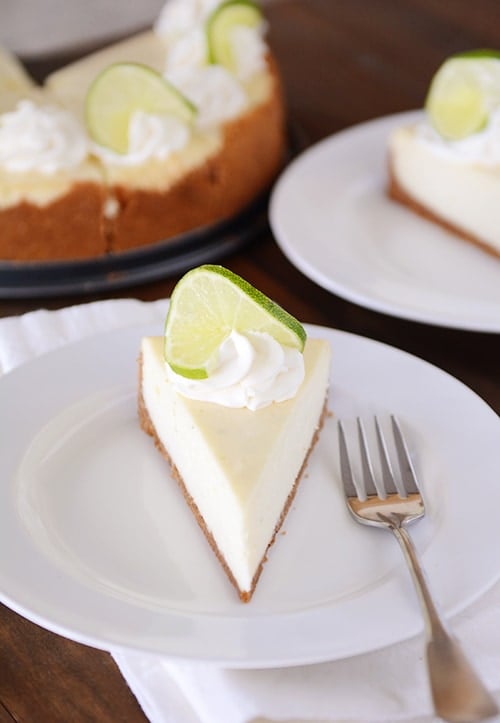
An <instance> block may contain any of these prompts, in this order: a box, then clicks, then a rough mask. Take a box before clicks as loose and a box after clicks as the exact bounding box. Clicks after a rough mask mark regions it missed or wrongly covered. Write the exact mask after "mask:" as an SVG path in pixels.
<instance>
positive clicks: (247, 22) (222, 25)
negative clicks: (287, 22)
mask: <svg viewBox="0 0 500 723" xmlns="http://www.w3.org/2000/svg"><path fill="white" fill-rule="evenodd" d="M261 22H262V13H261V11H260V9H259V8H258V6H257V5H256V4H255V3H253V2H251V0H226V2H223V3H222V4H221V5H219V7H218V8H216V10H214V11H213V13H212V14H211V15H210V16H209V18H208V20H207V25H206V31H207V40H208V55H209V61H210V62H211V63H216V64H218V65H223V66H224V67H225V68H227V70H229V71H230V72H232V73H234V72H235V71H236V69H237V62H236V58H235V55H234V46H233V43H232V40H231V35H232V31H233V30H234V28H235V27H237V26H243V27H249V28H255V27H258V26H259V25H260V23H261Z"/></svg>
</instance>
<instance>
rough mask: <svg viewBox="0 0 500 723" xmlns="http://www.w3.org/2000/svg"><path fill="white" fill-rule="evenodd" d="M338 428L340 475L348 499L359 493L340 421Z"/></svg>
mask: <svg viewBox="0 0 500 723" xmlns="http://www.w3.org/2000/svg"><path fill="white" fill-rule="evenodd" d="M337 427H338V432H339V451H340V474H341V477H342V484H343V485H344V492H345V495H346V497H357V496H358V493H357V490H356V486H355V484H354V477H353V474H352V469H351V464H350V462H349V453H348V452H347V444H346V441H345V434H344V427H343V425H342V422H341V421H340V420H339V421H338V423H337Z"/></svg>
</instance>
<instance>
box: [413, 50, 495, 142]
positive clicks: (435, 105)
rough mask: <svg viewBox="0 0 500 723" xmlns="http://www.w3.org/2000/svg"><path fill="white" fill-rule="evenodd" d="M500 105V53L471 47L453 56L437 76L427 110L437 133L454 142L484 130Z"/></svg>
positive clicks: (446, 61)
mask: <svg viewBox="0 0 500 723" xmlns="http://www.w3.org/2000/svg"><path fill="white" fill-rule="evenodd" d="M499 106H500V53H499V52H497V51H494V50H485V49H479V50H470V51H466V52H465V53H459V54H456V55H452V56H451V57H450V58H448V59H447V60H445V62H444V63H443V64H442V65H441V66H440V67H439V69H438V70H437V72H436V74H435V75H434V77H433V79H432V81H431V84H430V87H429V92H428V94H427V98H426V101H425V109H426V111H427V114H428V117H429V120H430V122H431V124H432V125H433V127H434V128H435V129H436V130H437V132H438V133H439V134H440V135H441V136H442V137H443V138H445V139H447V140H451V141H457V140H462V139H463V138H467V137H468V136H470V135H472V134H474V133H478V132H480V131H481V130H483V129H484V128H485V127H486V125H487V124H488V120H489V116H490V113H491V112H492V110H493V109H494V108H496V107H499Z"/></svg>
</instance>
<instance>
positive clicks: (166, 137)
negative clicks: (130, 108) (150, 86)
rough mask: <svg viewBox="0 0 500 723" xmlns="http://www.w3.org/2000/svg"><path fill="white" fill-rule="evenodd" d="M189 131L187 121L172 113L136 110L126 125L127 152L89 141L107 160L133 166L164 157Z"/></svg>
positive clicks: (181, 144)
mask: <svg viewBox="0 0 500 723" xmlns="http://www.w3.org/2000/svg"><path fill="white" fill-rule="evenodd" d="M190 135H191V132H190V129H189V127H188V125H187V124H186V123H184V122H183V121H181V120H179V119H178V118H176V117H175V116H173V115H152V114H149V113H144V112H143V111H135V112H134V113H133V114H132V117H131V119H130V124H129V129H128V138H129V147H128V152H127V153H124V154H122V153H115V152H114V151H112V150H110V149H109V148H104V147H103V146H99V145H97V144H93V145H92V152H93V153H94V154H95V155H96V156H98V157H99V158H101V159H102V160H103V161H105V162H106V163H111V164H115V165H121V166H136V165H139V164H141V163H144V162H145V161H148V160H150V159H152V158H155V159H158V160H165V159H166V158H168V157H169V156H170V155H171V154H172V153H174V152H175V151H181V150H182V149H183V148H184V147H185V146H186V145H187V143H188V142H189V139H190Z"/></svg>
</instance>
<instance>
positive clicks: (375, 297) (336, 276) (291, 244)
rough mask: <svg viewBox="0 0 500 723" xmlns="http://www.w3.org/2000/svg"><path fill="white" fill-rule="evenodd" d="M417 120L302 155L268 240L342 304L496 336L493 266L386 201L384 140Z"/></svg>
mask: <svg viewBox="0 0 500 723" xmlns="http://www.w3.org/2000/svg"><path fill="white" fill-rule="evenodd" d="M419 117H421V113H420V112H418V111H417V112H411V113H402V114H397V115H393V116H389V117H385V118H380V119H378V120H374V121H370V122H368V123H364V124H361V125H359V126H355V127H353V128H350V129H347V130H345V131H342V132H341V133H338V134H336V135H334V136H331V137H330V138H327V139H325V140H323V141H321V142H320V143H318V144H316V145H315V146H313V147H312V148H310V149H308V150H306V151H305V152H304V153H303V154H302V155H301V156H299V157H298V158H297V159H296V160H295V161H293V162H292V163H291V164H290V165H289V166H288V168H287V169H286V170H285V172H284V173H283V174H282V176H281V178H280V179H279V181H278V183H277V185H276V186H275V189H274V192H273V195H272V199H271V205H270V220H271V227H272V230H273V233H274V235H275V238H276V240H277V242H278V244H279V245H280V246H281V248H282V250H283V252H284V253H285V254H286V256H288V258H289V259H290V261H292V263H293V264H295V266H297V268H299V269H300V270H301V271H302V272H303V273H304V274H305V275H306V276H308V277H309V278H311V279H312V280H313V281H315V282H316V283H317V284H319V285H320V286H323V287H324V288H326V289H328V290H329V291H332V292H334V293H336V294H338V295H339V296H342V297H344V298H346V299H348V300H349V301H353V302H355V303H357V304H360V305H362V306H366V307H368V308H371V309H375V310H376V311H382V312H384V313H387V314H392V315H394V316H400V317H403V318H408V319H412V320H414V321H421V322H426V323H431V324H437V325H441V326H447V327H456V328H461V329H468V330H474V331H485V332H500V260H496V259H495V258H493V257H491V256H489V255H488V254H487V253H485V252H483V251H481V250H480V249H477V248H475V247H474V246H473V245H472V244H468V243H466V242H465V241H462V240H461V239H459V238H457V237H455V236H454V235H452V234H451V233H449V232H447V231H445V230H443V229H441V228H440V227H439V226H437V225H434V224H432V223H431V222H429V221H427V220H425V219H422V218H420V217H419V216H417V215H415V214H413V213H412V212H411V211H409V210H407V209H405V208H404V207H402V206H400V205H399V204H397V203H395V202H393V201H391V200H390V199H389V198H388V197H387V196H386V193H385V188H386V185H387V173H386V163H387V138H388V135H389V133H390V131H391V129H392V128H394V127H395V126H398V125H404V124H407V123H411V122H412V121H414V120H415V119H417V118H419Z"/></svg>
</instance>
